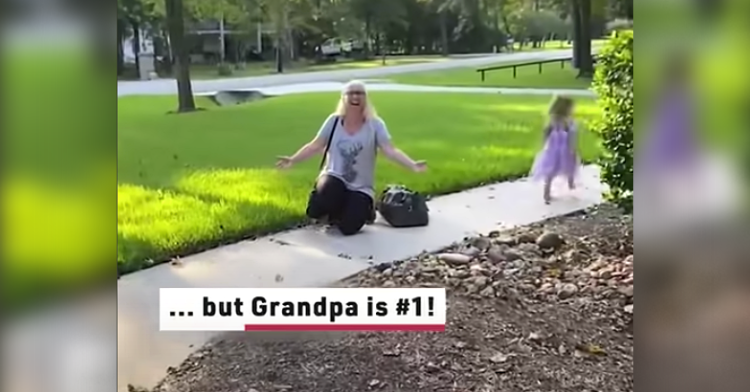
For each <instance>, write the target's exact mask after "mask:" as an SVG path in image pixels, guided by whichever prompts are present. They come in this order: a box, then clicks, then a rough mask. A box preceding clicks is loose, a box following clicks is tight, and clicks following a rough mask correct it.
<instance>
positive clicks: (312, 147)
mask: <svg viewBox="0 0 750 392" xmlns="http://www.w3.org/2000/svg"><path fill="white" fill-rule="evenodd" d="M336 121H337V118H336V117H335V116H330V117H328V119H327V120H326V121H325V122H323V125H321V127H320V130H319V131H318V134H317V135H315V138H313V140H311V141H310V142H308V143H307V144H305V145H304V146H302V147H301V148H300V149H299V150H297V152H296V153H294V155H292V156H291V157H289V160H290V163H299V162H303V161H305V160H307V159H309V158H311V157H312V156H314V155H317V154H319V153H321V152H323V150H325V148H326V145H327V144H328V139H329V138H330V137H332V134H333V127H334V124H335V122H336Z"/></svg>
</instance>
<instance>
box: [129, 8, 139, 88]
mask: <svg viewBox="0 0 750 392" xmlns="http://www.w3.org/2000/svg"><path fill="white" fill-rule="evenodd" d="M130 28H131V29H132V30H133V48H132V49H133V56H135V72H136V75H138V77H140V75H141V59H140V58H139V57H140V56H138V55H139V54H140V53H141V26H140V24H138V21H136V20H133V19H130Z"/></svg>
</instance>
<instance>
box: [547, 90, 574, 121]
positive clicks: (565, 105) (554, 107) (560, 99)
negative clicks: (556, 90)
mask: <svg viewBox="0 0 750 392" xmlns="http://www.w3.org/2000/svg"><path fill="white" fill-rule="evenodd" d="M574 103H575V102H574V101H573V99H572V98H570V97H567V96H564V95H557V96H555V98H553V99H552V103H551V104H550V105H549V116H550V117H551V119H552V120H553V121H560V120H563V119H565V118H566V117H568V116H569V115H570V112H571V111H572V110H573V105H574Z"/></svg>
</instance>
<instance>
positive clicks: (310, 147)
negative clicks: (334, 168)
mask: <svg viewBox="0 0 750 392" xmlns="http://www.w3.org/2000/svg"><path fill="white" fill-rule="evenodd" d="M325 148H326V139H323V138H321V137H320V136H316V137H315V138H314V139H313V140H311V141H310V142H309V143H307V144H305V145H304V146H302V147H301V148H300V149H299V150H297V152H296V153H294V155H292V156H291V157H289V159H290V160H291V161H292V163H299V162H304V161H305V160H307V159H310V157H312V156H314V155H317V154H319V153H321V152H323V150H324V149H325Z"/></svg>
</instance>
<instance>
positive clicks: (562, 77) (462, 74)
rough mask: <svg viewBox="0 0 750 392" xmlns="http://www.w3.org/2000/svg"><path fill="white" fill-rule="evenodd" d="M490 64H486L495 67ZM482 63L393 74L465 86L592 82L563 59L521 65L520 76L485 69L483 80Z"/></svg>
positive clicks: (420, 82) (411, 79)
mask: <svg viewBox="0 0 750 392" xmlns="http://www.w3.org/2000/svg"><path fill="white" fill-rule="evenodd" d="M509 64H513V63H498V64H493V65H498V66H499V65H509ZM493 65H488V66H485V68H486V67H491V66H493ZM478 68H479V67H467V68H454V69H448V70H442V71H430V72H416V73H408V74H400V75H394V76H392V77H389V79H390V80H393V81H395V82H398V83H405V84H418V85H431V86H461V87H527V88H572V89H586V88H589V87H590V85H591V80H590V79H578V78H576V75H577V71H576V70H575V69H573V67H572V66H571V65H570V63H563V66H562V67H561V65H560V63H559V62H556V63H548V64H543V65H542V72H541V73H539V66H538V65H529V66H524V67H519V68H517V70H516V77H515V78H514V77H513V69H510V68H509V69H501V70H496V71H489V72H486V73H485V80H484V81H482V78H481V76H480V73H479V72H477V69H478Z"/></svg>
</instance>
